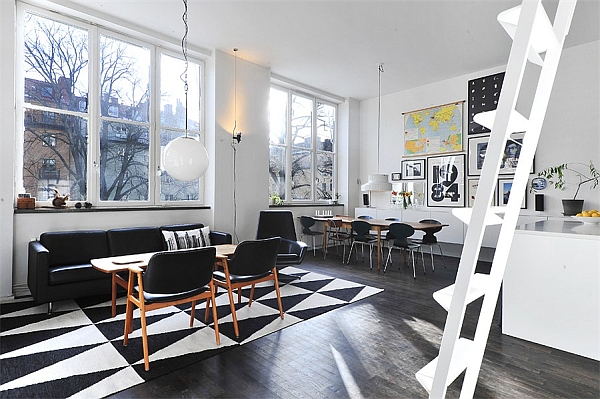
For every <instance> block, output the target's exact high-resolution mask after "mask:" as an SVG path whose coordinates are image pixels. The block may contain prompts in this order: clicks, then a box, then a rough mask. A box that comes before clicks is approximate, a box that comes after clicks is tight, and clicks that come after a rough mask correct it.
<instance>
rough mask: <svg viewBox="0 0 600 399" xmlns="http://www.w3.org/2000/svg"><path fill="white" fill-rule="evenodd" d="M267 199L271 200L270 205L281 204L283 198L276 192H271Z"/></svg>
mask: <svg viewBox="0 0 600 399" xmlns="http://www.w3.org/2000/svg"><path fill="white" fill-rule="evenodd" d="M269 199H270V200H271V205H283V200H282V199H281V197H280V196H279V195H277V194H271V196H270V197H269Z"/></svg>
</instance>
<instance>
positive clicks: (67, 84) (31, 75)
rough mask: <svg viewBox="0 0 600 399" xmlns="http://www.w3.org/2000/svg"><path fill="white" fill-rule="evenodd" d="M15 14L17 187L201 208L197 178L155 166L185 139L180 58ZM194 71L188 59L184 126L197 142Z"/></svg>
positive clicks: (27, 11)
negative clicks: (19, 136)
mask: <svg viewBox="0 0 600 399" xmlns="http://www.w3.org/2000/svg"><path fill="white" fill-rule="evenodd" d="M19 12H20V16H21V17H22V18H23V23H22V27H23V31H22V34H21V35H20V37H21V40H22V42H21V45H22V48H23V60H22V62H23V65H24V68H23V70H24V73H23V81H22V82H23V87H24V96H23V101H22V103H21V106H22V109H23V115H24V117H23V168H22V174H23V184H24V188H25V190H26V191H27V192H29V193H31V194H32V195H34V196H37V197H38V198H44V197H45V196H46V193H50V192H53V191H54V189H57V190H58V191H59V192H61V193H65V194H66V193H70V195H71V200H73V201H91V202H94V203H95V204H101V205H105V206H110V205H119V206H123V205H122V204H123V202H128V205H130V206H136V205H148V204H149V205H152V204H159V203H171V204H174V203H177V202H179V201H185V202H186V203H189V202H190V201H193V202H200V201H202V192H203V190H202V189H201V188H202V186H201V184H202V182H203V180H202V179H197V180H196V181H193V182H181V181H178V180H174V179H172V178H171V177H170V176H168V174H167V172H166V171H164V170H162V169H161V168H160V156H161V153H162V151H163V150H164V147H165V146H166V144H168V143H169V142H170V140H172V139H173V138H175V137H178V136H180V135H182V134H185V125H186V123H185V110H186V103H184V101H183V98H184V95H183V82H182V81H181V79H180V75H181V73H182V72H183V71H184V67H185V63H184V61H183V60H182V59H181V55H180V54H179V56H178V55H177V52H171V51H168V50H164V49H162V48H160V47H158V46H156V45H154V44H152V43H147V42H143V41H139V40H135V39H134V38H132V37H124V36H122V35H120V34H119V33H117V32H112V31H108V30H106V29H104V28H102V27H98V26H95V25H92V24H86V23H85V22H82V21H80V20H77V21H76V20H70V19H68V18H67V17H63V16H57V15H55V14H49V13H46V12H45V11H42V10H37V9H35V8H33V7H29V6H24V5H22V6H20V8H19ZM91 49H95V51H94V53H90V51H91ZM48 54H54V56H53V57H50V56H49V55H48ZM201 69H202V63H201V62H197V61H195V60H192V59H189V62H188V72H187V73H188V76H191V78H188V98H189V99H191V101H188V102H187V106H188V121H187V122H188V123H187V125H188V127H189V130H190V135H191V136H192V137H195V138H197V139H200V135H201V128H202V120H201V117H202V113H201V102H200V99H201V97H200V93H201V85H202V81H201V76H202V72H201ZM89 93H96V95H95V97H96V98H94V96H90V97H88V95H89ZM153 93H160V94H159V95H156V94H153ZM155 103H156V104H155ZM153 110H156V112H154V111H153ZM50 159H51V160H54V166H53V168H52V169H50V168H49V167H48V165H47V163H45V160H50ZM92 169H93V170H94V172H96V171H97V172H98V173H88V170H92ZM156 171H158V173H157V172H156Z"/></svg>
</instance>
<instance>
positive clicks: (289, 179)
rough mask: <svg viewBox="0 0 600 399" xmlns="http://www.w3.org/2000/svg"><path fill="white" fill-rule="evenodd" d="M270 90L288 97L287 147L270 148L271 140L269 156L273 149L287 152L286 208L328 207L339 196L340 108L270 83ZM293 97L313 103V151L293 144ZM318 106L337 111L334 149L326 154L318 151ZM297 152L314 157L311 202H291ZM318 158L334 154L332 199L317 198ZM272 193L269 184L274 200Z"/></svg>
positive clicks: (277, 145)
mask: <svg viewBox="0 0 600 399" xmlns="http://www.w3.org/2000/svg"><path fill="white" fill-rule="evenodd" d="M270 88H271V90H273V89H275V90H279V91H282V92H285V93H287V104H288V106H287V109H286V112H287V114H286V136H285V137H286V138H285V144H271V142H270V140H269V153H270V149H271V148H272V147H278V148H283V149H284V151H285V157H286V159H285V200H284V204H298V205H311V204H315V205H319V204H324V203H328V202H329V201H331V200H333V199H334V198H333V197H335V193H337V192H338V190H337V172H338V171H337V169H338V168H337V160H338V154H337V134H338V130H337V125H338V124H337V120H338V111H339V110H338V104H337V103H335V102H332V101H330V100H327V99H325V98H323V97H319V96H316V95H313V94H309V93H306V92H303V91H301V90H297V89H294V88H288V87H284V86H281V85H278V84H275V83H271V86H270ZM292 96H299V97H302V98H305V99H308V100H311V101H312V118H311V119H312V120H311V147H310V148H305V147H300V146H294V143H293V141H292V117H291V114H292ZM317 104H325V105H328V106H331V107H333V108H334V110H335V116H334V126H333V137H332V139H333V146H332V151H324V150H319V149H318V147H317V144H318V131H317ZM294 150H301V151H309V152H310V154H311V155H310V156H311V179H312V180H311V199H309V200H300V199H292V154H293V151H294ZM319 154H331V156H332V158H333V161H332V172H331V177H332V180H333V183H332V190H331V195H332V198H331V199H329V198H322V199H319V198H317V193H318V190H317V180H316V179H317V163H318V156H319ZM269 162H270V158H269ZM272 194H273V193H272V192H271V184H270V182H269V196H271V195H272Z"/></svg>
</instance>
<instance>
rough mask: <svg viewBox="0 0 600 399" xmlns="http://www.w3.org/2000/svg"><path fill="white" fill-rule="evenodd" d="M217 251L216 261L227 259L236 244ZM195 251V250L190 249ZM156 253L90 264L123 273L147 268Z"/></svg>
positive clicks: (107, 271)
mask: <svg viewBox="0 0 600 399" xmlns="http://www.w3.org/2000/svg"><path fill="white" fill-rule="evenodd" d="M214 247H215V248H216V250H217V255H216V258H217V259H224V258H227V257H228V256H229V255H232V254H233V253H234V252H235V249H236V247H237V245H236V244H223V245H215V246H214ZM190 249H196V248H190ZM177 251H187V249H178V250H177ZM155 253H156V252H146V253H143V254H132V255H122V256H111V257H108V258H97V259H92V260H91V261H90V263H91V264H92V266H93V267H94V268H95V269H98V270H100V271H102V272H105V273H115V272H121V271H125V270H127V269H128V268H129V265H135V266H137V267H146V266H148V261H150V258H151V257H152V255H154V254H155Z"/></svg>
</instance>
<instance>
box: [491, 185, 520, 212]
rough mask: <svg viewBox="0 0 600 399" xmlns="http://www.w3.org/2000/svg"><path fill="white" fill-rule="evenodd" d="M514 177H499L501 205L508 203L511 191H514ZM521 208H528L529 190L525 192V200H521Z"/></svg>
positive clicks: (498, 201) (499, 203) (499, 199)
mask: <svg viewBox="0 0 600 399" xmlns="http://www.w3.org/2000/svg"><path fill="white" fill-rule="evenodd" d="M512 185H513V179H498V190H497V191H496V192H497V193H498V200H497V204H498V205H499V206H503V205H507V204H508V199H509V198H510V193H511V192H512ZM521 209H527V190H525V192H524V193H523V200H522V201H521Z"/></svg>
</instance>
